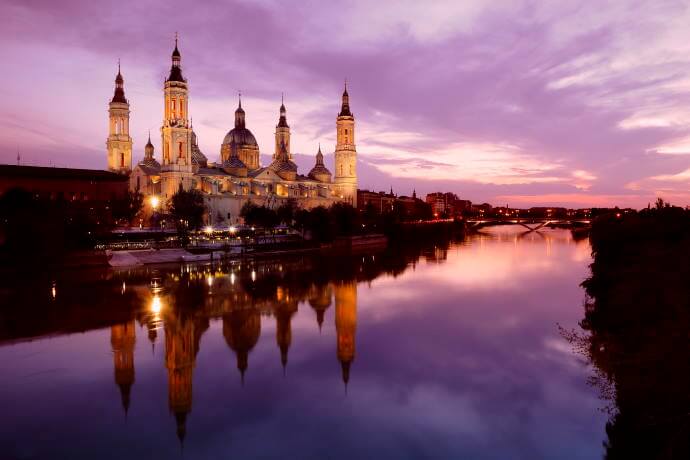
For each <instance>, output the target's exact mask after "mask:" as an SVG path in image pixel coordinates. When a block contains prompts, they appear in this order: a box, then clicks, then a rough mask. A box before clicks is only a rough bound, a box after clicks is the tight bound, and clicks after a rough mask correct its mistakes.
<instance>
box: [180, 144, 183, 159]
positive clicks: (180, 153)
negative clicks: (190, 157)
mask: <svg viewBox="0 0 690 460" xmlns="http://www.w3.org/2000/svg"><path fill="white" fill-rule="evenodd" d="M179 149H180V153H179V155H180V158H182V156H183V155H182V141H180V143H179Z"/></svg>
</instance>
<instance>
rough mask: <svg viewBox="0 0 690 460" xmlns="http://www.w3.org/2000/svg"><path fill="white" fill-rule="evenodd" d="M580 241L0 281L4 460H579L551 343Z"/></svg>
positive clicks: (592, 392)
mask: <svg viewBox="0 0 690 460" xmlns="http://www.w3.org/2000/svg"><path fill="white" fill-rule="evenodd" d="M589 263H590V248H589V245H588V243H587V242H586V241H583V242H575V241H573V240H572V239H571V237H570V234H569V233H568V232H566V231H562V230H545V231H543V232H540V233H531V234H526V235H525V234H522V233H521V231H520V230H519V229H517V228H514V227H503V228H500V229H495V230H489V231H488V232H487V233H485V234H484V235H481V236H474V237H470V238H469V239H468V240H467V241H465V242H463V243H459V244H455V243H453V244H451V245H449V246H447V247H446V246H445V245H444V244H442V243H440V244H438V245H437V246H436V248H434V247H433V246H429V247H417V248H407V249H397V250H393V251H388V252H386V253H382V254H377V255H375V256H371V255H366V256H356V257H344V258H325V257H321V258H317V257H297V258H295V257H293V258H285V259H280V260H265V261H255V262H243V263H240V262H237V263H233V264H225V265H215V266H211V265H194V266H184V267H179V266H171V267H157V268H156V269H153V268H142V269H136V270H130V271H127V270H123V271H118V270H110V271H109V270H103V271H88V272H86V271H82V272H79V271H77V272H69V273H61V274H54V275H51V276H49V277H41V276H37V277H35V278H34V277H33V276H31V275H29V274H27V275H23V276H22V277H21V278H20V279H16V280H9V281H8V280H5V281H4V282H3V287H2V290H1V291H0V295H1V296H0V302H2V309H1V310H0V312H1V314H2V317H1V321H0V364H1V366H2V373H1V374H0V408H2V411H1V415H0V458H10V459H14V458H18V459H34V458H36V459H39V458H40V459H43V458H50V459H54V458H65V459H80V458H84V459H87V458H88V459H93V458H99V459H123V458H129V459H138V458H142V459H144V458H145V459H151V458H181V457H182V456H183V457H184V458H204V459H205V458H208V459H216V458H319V459H323V458H332V459H340V458H347V459H353V458H392V459H400V458H443V459H447V458H468V459H470V458H471V459H540V458H548V459H591V458H601V457H602V455H603V448H602V442H603V441H604V440H605V439H606V434H605V432H604V426H605V423H606V420H607V418H608V416H607V415H606V414H604V413H602V412H601V411H600V410H599V409H600V408H601V407H602V406H603V403H602V401H601V400H600V399H599V393H598V390H597V389H596V388H592V387H591V386H589V385H588V384H587V381H588V378H589V377H590V376H591V375H592V372H593V371H592V369H591V368H590V367H589V364H587V362H586V360H585V359H584V358H583V357H582V356H580V355H578V354H575V353H574V352H573V349H572V346H571V344H569V343H568V342H567V341H566V340H565V339H564V338H563V335H562V334H561V332H559V325H560V326H562V327H563V328H566V329H569V328H576V327H577V323H578V321H579V320H580V319H582V317H583V299H584V293H583V291H582V289H581V288H580V287H579V284H580V282H581V281H582V280H583V279H584V278H585V277H586V276H587V275H588V269H587V265H588V264H589Z"/></svg>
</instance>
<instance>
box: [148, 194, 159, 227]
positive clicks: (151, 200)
mask: <svg viewBox="0 0 690 460" xmlns="http://www.w3.org/2000/svg"><path fill="white" fill-rule="evenodd" d="M149 203H150V204H151V209H152V210H153V213H152V214H151V220H152V221H153V225H152V226H153V227H154V228H155V227H157V220H158V219H156V217H157V216H156V211H157V210H158V206H159V205H160V199H159V198H158V197H157V196H156V195H153V196H152V197H151V198H149Z"/></svg>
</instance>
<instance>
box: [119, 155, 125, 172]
mask: <svg viewBox="0 0 690 460" xmlns="http://www.w3.org/2000/svg"><path fill="white" fill-rule="evenodd" d="M120 167H121V168H124V167H125V153H124V152H120Z"/></svg>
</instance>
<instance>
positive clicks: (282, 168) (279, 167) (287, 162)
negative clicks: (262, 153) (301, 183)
mask: <svg viewBox="0 0 690 460" xmlns="http://www.w3.org/2000/svg"><path fill="white" fill-rule="evenodd" d="M269 168H270V169H272V170H273V171H274V172H275V173H276V174H278V175H279V176H280V177H282V178H283V179H286V180H295V176H296V175H297V165H296V164H295V162H294V161H292V160H291V159H290V157H288V153H287V149H286V148H285V142H283V143H281V144H280V152H279V153H278V157H277V158H276V159H275V160H273V163H271V165H270V166H269Z"/></svg>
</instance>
